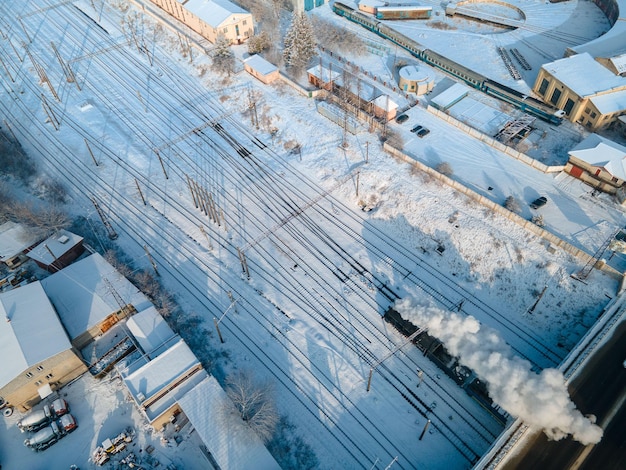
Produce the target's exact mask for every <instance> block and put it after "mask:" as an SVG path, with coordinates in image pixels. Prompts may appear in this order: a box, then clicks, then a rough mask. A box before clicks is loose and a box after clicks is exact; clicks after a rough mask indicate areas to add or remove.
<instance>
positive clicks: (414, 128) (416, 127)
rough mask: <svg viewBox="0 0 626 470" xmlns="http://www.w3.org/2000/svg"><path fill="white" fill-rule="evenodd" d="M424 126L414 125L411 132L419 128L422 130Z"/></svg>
mask: <svg viewBox="0 0 626 470" xmlns="http://www.w3.org/2000/svg"><path fill="white" fill-rule="evenodd" d="M423 128H424V126H420V125H419V124H418V125H417V126H415V127H413V129H411V132H417V131H419V130H422V129H423Z"/></svg>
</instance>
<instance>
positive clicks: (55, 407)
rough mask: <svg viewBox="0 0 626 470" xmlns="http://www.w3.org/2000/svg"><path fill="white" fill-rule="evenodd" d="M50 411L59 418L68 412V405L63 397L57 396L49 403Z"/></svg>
mask: <svg viewBox="0 0 626 470" xmlns="http://www.w3.org/2000/svg"><path fill="white" fill-rule="evenodd" d="M50 411H52V414H53V415H54V416H55V417H56V418H60V417H61V416H63V415H65V414H67V413H69V412H70V405H68V404H67V402H66V401H65V400H64V399H63V398H57V399H56V400H54V401H53V402H52V403H50Z"/></svg>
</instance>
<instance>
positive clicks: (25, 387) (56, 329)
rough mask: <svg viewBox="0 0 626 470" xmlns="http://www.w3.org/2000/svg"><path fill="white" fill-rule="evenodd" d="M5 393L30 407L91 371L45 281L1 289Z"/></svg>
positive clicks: (0, 392) (0, 379)
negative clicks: (61, 318) (44, 286)
mask: <svg viewBox="0 0 626 470" xmlns="http://www.w3.org/2000/svg"><path fill="white" fill-rule="evenodd" d="M0 315H1V316H2V318H1V319H0V357H2V367H0V397H2V401H3V402H5V403H6V404H7V405H8V406H14V407H16V408H18V409H20V410H21V411H25V410H27V409H29V408H31V407H32V406H33V405H35V404H37V403H38V402H39V401H40V400H41V399H42V398H44V397H46V396H47V395H48V394H49V393H51V391H53V390H57V389H59V388H61V387H62V386H63V385H65V384H67V383H68V382H70V381H71V380H73V379H75V378H76V377H78V376H79V375H81V374H83V373H84V372H86V371H87V367H86V366H85V364H84V363H83V361H82V360H81V359H80V357H79V353H78V352H77V351H76V350H75V349H74V348H73V347H72V344H71V343H70V340H69V338H68V336H67V333H66V332H65V330H64V328H63V326H62V324H61V322H60V320H59V317H58V316H57V314H56V312H55V310H54V308H53V306H52V304H51V303H50V300H48V297H47V295H46V293H45V292H44V290H43V287H42V286H41V283H40V282H33V283H31V284H27V285H25V286H22V287H20V288H18V289H14V290H11V291H8V292H5V293H2V294H0Z"/></svg>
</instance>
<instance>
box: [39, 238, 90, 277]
mask: <svg viewBox="0 0 626 470" xmlns="http://www.w3.org/2000/svg"><path fill="white" fill-rule="evenodd" d="M84 251H85V247H84V246H83V237H81V236H79V235H76V234H74V233H72V232H68V231H67V230H59V231H58V232H57V233H56V234H54V235H53V236H51V237H48V238H47V239H46V240H44V241H43V242H41V243H40V244H39V245H37V246H36V247H35V248H33V249H32V250H31V251H29V252H28V255H27V256H28V257H29V258H30V259H32V260H33V261H35V263H37V265H38V266H39V267H40V268H42V269H45V270H46V271H49V272H51V273H54V272H57V271H59V270H61V269H63V268H65V267H67V266H69V265H70V264H72V262H73V261H74V260H76V259H77V258H78V257H79V256H80V255H82V254H83V253H84Z"/></svg>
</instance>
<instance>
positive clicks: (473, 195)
mask: <svg viewBox="0 0 626 470" xmlns="http://www.w3.org/2000/svg"><path fill="white" fill-rule="evenodd" d="M383 148H384V149H385V151H387V152H389V153H390V154H391V155H393V156H394V157H396V158H399V159H400V160H403V161H405V162H407V163H410V164H411V165H413V166H414V167H416V168H418V169H419V170H421V171H423V172H424V173H427V174H429V175H430V176H432V177H434V178H436V179H437V180H439V181H441V182H442V183H444V184H447V185H448V186H450V187H452V188H454V189H456V190H457V191H459V192H461V193H463V194H465V195H466V196H467V197H469V198H470V199H473V200H474V201H476V202H478V203H479V204H481V205H483V206H485V207H487V208H489V209H491V210H493V211H494V212H497V213H498V214H500V215H502V216H504V217H506V218H507V219H509V220H511V221H513V222H515V223H516V224H518V225H520V226H521V227H523V228H525V229H526V230H528V231H530V232H533V233H534V234H535V235H537V236H539V237H541V238H543V239H544V240H546V241H547V242H549V243H551V244H552V245H554V246H557V247H559V248H561V249H562V250H564V251H566V252H567V253H570V254H572V255H574V256H576V257H577V258H579V259H580V260H581V261H582V262H583V263H585V264H586V263H588V262H590V261H592V260H593V256H591V255H589V254H588V253H586V252H585V251H583V250H581V249H579V248H576V247H575V246H574V245H571V244H570V243H568V242H566V241H565V240H563V239H561V238H559V237H558V236H556V235H554V234H553V233H551V232H548V231H547V230H545V229H543V228H541V227H539V226H538V225H536V224H534V223H532V222H531V221H529V220H526V219H524V218H523V217H520V216H519V215H517V214H515V213H514V212H511V211H510V210H508V209H506V208H505V207H503V206H501V205H500V204H497V203H495V202H493V201H492V200H491V199H489V198H486V197H485V196H482V195H481V194H478V193H477V192H475V191H473V190H471V189H469V188H468V187H466V186H464V185H463V184H462V183H459V182H458V181H455V180H453V179H452V178H449V177H447V176H445V175H443V174H441V173H439V172H438V171H437V170H435V169H433V168H431V167H429V166H427V165H425V164H423V163H421V162H419V161H417V160H416V159H415V158H413V157H411V156H409V155H407V154H405V153H404V152H402V151H401V150H399V149H397V148H395V147H392V146H391V145H389V144H388V143H386V142H385V144H384V145H383ZM596 268H598V269H600V270H602V271H604V272H605V273H608V274H610V275H612V276H614V277H616V278H617V279H622V273H620V272H619V271H617V270H616V269H614V268H612V267H610V266H609V265H607V264H604V265H601V266H598V265H597V266H596Z"/></svg>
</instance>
